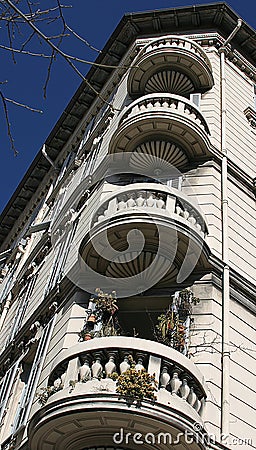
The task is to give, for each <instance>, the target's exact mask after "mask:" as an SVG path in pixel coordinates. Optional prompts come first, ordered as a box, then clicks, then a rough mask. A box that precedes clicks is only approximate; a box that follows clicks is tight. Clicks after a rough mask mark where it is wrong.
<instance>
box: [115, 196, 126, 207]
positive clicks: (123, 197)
mask: <svg viewBox="0 0 256 450" xmlns="http://www.w3.org/2000/svg"><path fill="white" fill-rule="evenodd" d="M125 208H126V201H125V196H124V195H122V196H120V199H119V201H118V204H117V209H118V211H121V210H123V209H125Z"/></svg>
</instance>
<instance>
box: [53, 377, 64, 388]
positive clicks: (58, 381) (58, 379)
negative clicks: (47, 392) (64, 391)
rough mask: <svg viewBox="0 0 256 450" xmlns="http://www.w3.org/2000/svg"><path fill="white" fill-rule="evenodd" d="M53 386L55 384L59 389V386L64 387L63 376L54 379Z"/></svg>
mask: <svg viewBox="0 0 256 450" xmlns="http://www.w3.org/2000/svg"><path fill="white" fill-rule="evenodd" d="M53 386H54V387H55V388H56V389H59V388H61V387H62V381H61V378H60V377H58V378H56V380H54V382H53Z"/></svg>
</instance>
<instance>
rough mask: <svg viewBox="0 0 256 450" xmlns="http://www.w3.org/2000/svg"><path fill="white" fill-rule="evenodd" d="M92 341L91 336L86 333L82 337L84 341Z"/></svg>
mask: <svg viewBox="0 0 256 450" xmlns="http://www.w3.org/2000/svg"><path fill="white" fill-rule="evenodd" d="M91 339H92V335H91V334H90V333H86V334H85V335H84V341H90V340H91Z"/></svg>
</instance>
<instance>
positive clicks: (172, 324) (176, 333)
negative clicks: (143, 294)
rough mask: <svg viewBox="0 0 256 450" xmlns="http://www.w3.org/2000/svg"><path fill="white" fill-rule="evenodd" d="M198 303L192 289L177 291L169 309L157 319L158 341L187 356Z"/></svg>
mask: <svg viewBox="0 0 256 450" xmlns="http://www.w3.org/2000/svg"><path fill="white" fill-rule="evenodd" d="M198 302H199V299H198V298H197V297H195V296H194V294H193V292H192V291H191V290H190V289H184V290H183V291H177V292H176V293H175V295H174V296H173V301H172V303H171V304H170V305H169V308H168V309H167V310H166V311H164V312H163V313H162V314H160V316H159V317H158V318H157V321H158V323H157V325H156V326H155V327H154V335H155V338H156V340H157V341H158V342H161V343H163V344H165V345H168V346H169V347H173V348H174V349H175V350H178V351H179V352H181V353H183V354H185V355H187V351H188V348H187V347H188V345H187V344H188V336H189V329H190V323H191V314H192V306H193V305H195V304H197V303H198Z"/></svg>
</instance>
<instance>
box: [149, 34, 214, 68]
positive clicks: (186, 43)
mask: <svg viewBox="0 0 256 450" xmlns="http://www.w3.org/2000/svg"><path fill="white" fill-rule="evenodd" d="M159 48H166V49H170V48H177V49H180V50H187V51H188V52H192V53H193V54H194V55H196V56H198V57H199V58H200V59H202V61H204V62H205V64H206V65H207V67H208V68H209V70H212V66H211V63H210V60H209V58H208V56H207V55H206V53H205V52H204V50H203V49H202V47H200V45H198V44H197V43H196V42H195V41H193V40H192V39H188V38H185V37H181V36H177V35H176V36H165V37H164V38H160V39H155V40H154V41H152V42H150V43H149V44H147V45H145V47H144V48H143V49H142V51H141V54H145V53H149V52H152V51H154V50H157V49H159Z"/></svg>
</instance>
